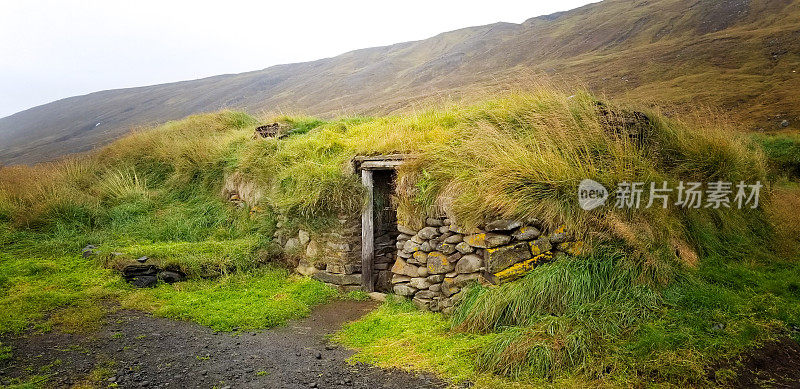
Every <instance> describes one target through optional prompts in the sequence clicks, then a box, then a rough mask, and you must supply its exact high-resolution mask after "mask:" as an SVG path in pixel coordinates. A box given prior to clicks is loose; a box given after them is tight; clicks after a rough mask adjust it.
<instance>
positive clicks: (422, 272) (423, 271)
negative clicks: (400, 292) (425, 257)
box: [417, 266, 430, 277]
mask: <svg viewBox="0 0 800 389" xmlns="http://www.w3.org/2000/svg"><path fill="white" fill-rule="evenodd" d="M428 274H430V271H429V270H428V268H427V267H425V266H420V267H418V268H417V277H427V276H428Z"/></svg>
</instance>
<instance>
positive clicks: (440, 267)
mask: <svg viewBox="0 0 800 389" xmlns="http://www.w3.org/2000/svg"><path fill="white" fill-rule="evenodd" d="M454 268H455V266H453V264H452V263H450V261H448V260H447V256H445V255H444V254H442V253H440V252H437V251H434V252H432V253H430V254H428V272H429V273H430V274H444V273H448V272H451V271H453V269H454Z"/></svg>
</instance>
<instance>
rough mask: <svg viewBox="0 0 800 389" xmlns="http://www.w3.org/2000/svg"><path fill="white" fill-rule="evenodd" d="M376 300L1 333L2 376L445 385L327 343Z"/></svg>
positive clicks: (147, 382) (62, 383)
mask: <svg viewBox="0 0 800 389" xmlns="http://www.w3.org/2000/svg"><path fill="white" fill-rule="evenodd" d="M374 307H375V305H374V303H373V302H355V301H338V302H334V303H331V304H328V305H325V306H321V307H317V308H316V309H315V310H314V312H313V313H312V315H311V316H310V317H308V318H306V319H303V320H299V321H294V322H291V323H289V325H287V326H286V327H281V328H276V329H272V330H265V331H261V332H243V333H236V334H233V333H215V332H214V331H212V330H210V329H208V328H206V327H203V326H200V325H197V324H194V323H190V322H184V321H176V320H170V319H163V318H157V317H153V316H150V315H148V314H145V313H141V312H135V311H119V312H117V313H115V314H113V315H111V316H110V317H109V318H108V320H107V321H108V323H109V324H107V325H105V326H104V327H103V328H102V329H101V330H100V331H99V332H97V333H94V334H91V335H89V336H80V335H69V334H62V333H58V332H50V333H46V334H37V335H31V336H28V337H19V338H6V339H2V341H3V342H4V343H7V344H11V345H12V346H13V348H14V358H13V359H12V360H10V361H6V362H5V363H3V364H2V365H0V381H1V382H3V383H8V381H9V380H10V379H11V378H12V377H20V376H25V375H27V374H30V372H31V371H32V372H38V371H42V370H41V369H42V368H43V367H45V368H46V369H48V366H49V371H50V373H51V374H52V375H51V376H50V378H49V380H48V381H46V382H47V383H46V385H47V386H55V387H68V386H72V385H74V384H77V383H81V382H87V379H88V378H87V377H88V376H89V375H90V373H91V372H92V371H96V369H97V368H98V367H103V366H109V370H108V371H107V372H106V373H105V374H104V375H102V377H101V378H100V380H99V383H101V384H102V385H103V386H105V385H106V384H111V383H116V384H117V385H118V386H119V387H122V388H141V387H147V388H226V387H230V388H404V389H405V388H441V387H446V386H447V385H446V384H445V383H444V382H442V381H440V380H438V379H436V378H435V377H433V376H430V375H424V374H411V373H407V372H403V371H398V370H384V369H378V368H375V367H370V366H367V365H362V364H357V365H349V364H348V363H346V362H345V360H346V359H347V358H348V357H349V356H351V355H352V353H353V352H352V351H349V350H346V349H343V348H341V347H336V346H332V345H330V344H329V343H327V341H326V337H325V335H326V334H329V333H331V332H334V331H336V330H337V329H338V328H340V327H341V325H342V324H343V323H345V322H347V321H350V320H354V319H357V318H358V317H360V316H362V315H364V314H365V313H367V312H369V311H370V310H371V309H373V308H374ZM90 381H91V380H90ZM95 383H98V381H95Z"/></svg>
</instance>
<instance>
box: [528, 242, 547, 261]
mask: <svg viewBox="0 0 800 389" xmlns="http://www.w3.org/2000/svg"><path fill="white" fill-rule="evenodd" d="M528 246H530V247H531V254H533V258H534V259H535V258H536V257H537V256H539V255H542V254H544V253H542V250H541V249H540V248H539V246H538V245H536V241H530V242H528Z"/></svg>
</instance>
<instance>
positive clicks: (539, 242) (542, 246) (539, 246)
mask: <svg viewBox="0 0 800 389" xmlns="http://www.w3.org/2000/svg"><path fill="white" fill-rule="evenodd" d="M528 244H529V245H530V248H531V255H533V256H534V257H535V256H537V255H541V254H544V253H546V252H548V251H550V250H552V249H553V244H552V243H550V239H547V238H544V237H542V238H539V239H536V240H534V241H532V242H529V243H528Z"/></svg>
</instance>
